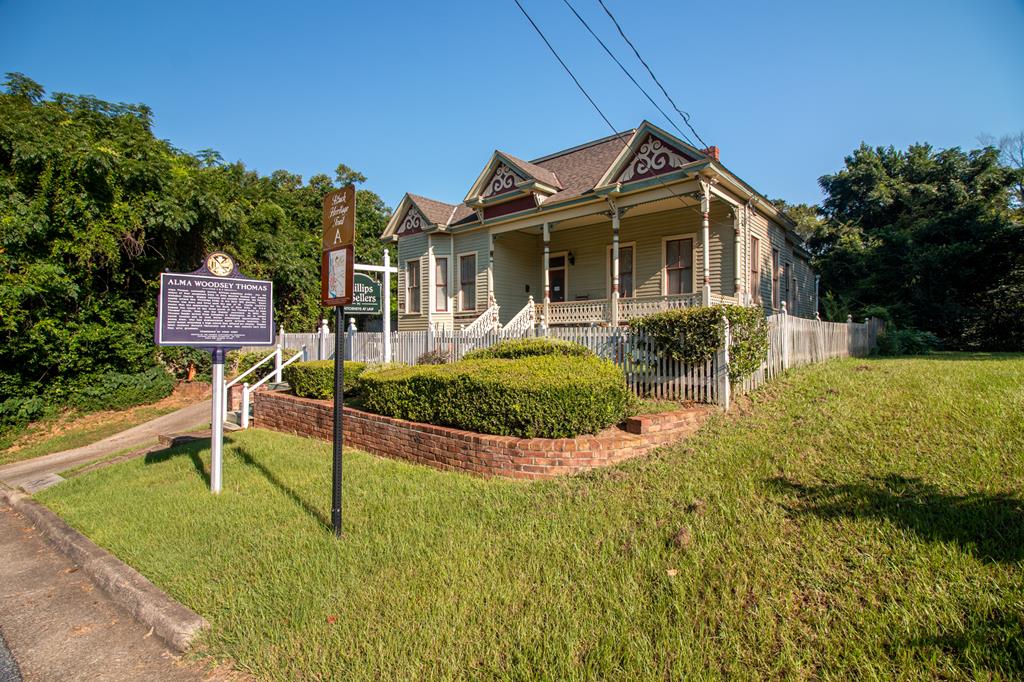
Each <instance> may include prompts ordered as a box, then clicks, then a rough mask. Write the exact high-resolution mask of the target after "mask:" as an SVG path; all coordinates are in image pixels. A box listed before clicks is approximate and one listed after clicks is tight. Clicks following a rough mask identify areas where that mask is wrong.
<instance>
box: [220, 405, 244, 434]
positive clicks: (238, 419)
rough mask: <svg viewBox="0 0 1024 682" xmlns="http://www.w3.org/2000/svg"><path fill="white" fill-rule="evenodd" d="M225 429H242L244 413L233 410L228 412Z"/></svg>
mask: <svg viewBox="0 0 1024 682" xmlns="http://www.w3.org/2000/svg"><path fill="white" fill-rule="evenodd" d="M224 428H225V429H230V430H232V431H233V430H235V429H240V428H242V411H241V410H233V411H231V412H228V414H227V417H226V418H225V419H224Z"/></svg>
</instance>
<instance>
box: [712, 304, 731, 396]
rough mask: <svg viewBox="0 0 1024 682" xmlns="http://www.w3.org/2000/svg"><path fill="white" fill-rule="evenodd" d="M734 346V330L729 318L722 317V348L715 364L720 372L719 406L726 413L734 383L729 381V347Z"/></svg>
mask: <svg viewBox="0 0 1024 682" xmlns="http://www.w3.org/2000/svg"><path fill="white" fill-rule="evenodd" d="M730 345H732V329H731V328H730V326H729V318H727V317H726V316H725V315H722V347H721V348H720V349H719V350H718V357H717V358H716V362H715V364H716V365H717V367H716V369H717V370H718V404H719V405H720V406H721V408H722V409H723V410H725V411H726V412H728V411H729V403H730V399H731V397H732V396H731V395H730V391H731V390H732V382H731V381H730V380H729V346H730Z"/></svg>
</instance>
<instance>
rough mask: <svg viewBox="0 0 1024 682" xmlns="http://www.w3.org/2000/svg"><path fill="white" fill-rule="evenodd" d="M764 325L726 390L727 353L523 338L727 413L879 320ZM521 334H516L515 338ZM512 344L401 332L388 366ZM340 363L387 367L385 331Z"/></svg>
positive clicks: (604, 332)
mask: <svg viewBox="0 0 1024 682" xmlns="http://www.w3.org/2000/svg"><path fill="white" fill-rule="evenodd" d="M767 321H768V355H767V358H766V359H765V362H764V363H763V364H762V365H761V367H760V368H759V369H758V370H757V371H755V372H754V373H753V374H752V375H750V376H748V377H747V378H745V379H744V380H743V381H742V382H740V383H739V384H738V385H735V386H731V385H730V384H729V380H728V375H729V367H728V355H727V353H726V352H725V348H724V347H723V348H722V349H720V350H719V351H718V352H717V353H716V354H715V356H714V357H713V358H712V359H710V360H708V361H707V362H705V363H701V364H697V365H687V364H685V363H683V362H680V361H677V360H671V359H668V358H666V357H664V356H662V355H660V354H659V353H657V352H656V351H655V350H654V347H653V344H651V343H650V342H649V341H648V340H647V339H646V338H644V337H643V336H642V335H636V334H631V333H630V332H629V331H628V329H626V328H624V327H617V328H612V327H584V326H580V327H550V328H547V329H540V328H537V329H533V330H527V332H526V336H545V337H547V338H553V339H562V340H565V341H573V342H575V343H579V344H582V345H584V346H586V347H587V348H589V349H590V350H592V351H593V352H594V353H595V354H597V355H598V356H600V357H602V358H606V359H608V360H611V361H612V362H614V363H615V364H616V365H618V366H619V367H621V368H622V370H623V373H624V374H625V376H626V381H627V383H628V384H629V387H630V389H631V390H632V391H633V392H634V393H636V394H637V395H639V396H642V397H649V398H655V399H659V400H692V401H695V402H702V403H715V404H719V405H722V406H723V407H725V408H726V409H727V408H728V403H729V401H730V396H731V394H732V392H738V393H747V392H748V391H751V390H753V389H755V388H757V387H758V386H761V385H763V384H764V383H766V382H767V381H770V380H771V379H773V378H774V377H775V376H777V375H778V374H780V373H782V372H784V371H785V370H787V369H789V368H791V367H799V366H801V365H806V364H810V363H815V362H824V361H825V360H828V359H831V358H841V357H849V356H854V357H863V356H866V355H868V354H869V353H870V352H871V350H872V349H873V348H874V347H875V344H876V342H877V339H878V334H879V332H880V331H881V329H882V323H881V321H879V320H876V319H871V320H867V321H865V322H863V323H854V322H852V321H848V322H846V323H845V324H844V323H836V322H823V321H820V320H808V319H804V318H800V317H794V316H792V315H785V314H782V315H771V316H769V317H768V318H767ZM517 336H518V335H517ZM507 338H510V335H509V334H508V333H502V332H501V331H491V332H486V333H483V334H479V333H478V334H473V333H467V332H465V331H460V330H433V331H404V332H392V333H391V360H392V362H400V363H405V364H415V363H416V361H417V360H418V359H419V358H420V356H422V355H423V354H424V353H427V352H430V351H436V352H442V353H444V355H445V356H446V357H447V358H448V359H449V360H450V361H454V360H461V359H462V358H463V356H465V354H466V353H468V352H469V351H472V350H476V349H478V348H487V347H489V346H491V345H493V344H495V343H497V342H498V341H501V340H503V339H507ZM278 341H279V342H280V343H281V344H282V346H283V347H284V348H301V347H303V346H305V359H306V360H321V359H330V358H332V357H333V356H334V334H332V333H330V332H328V331H327V330H326V327H324V328H322V329H321V330H320V331H319V332H317V333H314V334H294V333H286V334H281V335H280V338H279V339H278ZM345 358H346V359H348V360H355V361H359V362H371V363H373V362H383V361H384V334H383V333H382V332H358V331H357V332H351V331H350V332H347V333H346V335H345Z"/></svg>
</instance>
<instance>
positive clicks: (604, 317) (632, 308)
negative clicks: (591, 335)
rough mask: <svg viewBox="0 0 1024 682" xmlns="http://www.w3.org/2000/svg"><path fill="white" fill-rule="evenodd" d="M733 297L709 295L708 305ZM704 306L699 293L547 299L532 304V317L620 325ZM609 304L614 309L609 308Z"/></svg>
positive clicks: (543, 322)
mask: <svg viewBox="0 0 1024 682" xmlns="http://www.w3.org/2000/svg"><path fill="white" fill-rule="evenodd" d="M736 302H737V301H736V298H735V297H733V296H723V295H721V294H715V293H712V294H711V300H710V301H709V303H708V305H719V304H722V303H733V304H735V303H736ZM701 305H704V301H703V296H702V294H681V295H676V296H646V297H642V298H640V297H637V298H618V299H614V298H602V299H598V300H584V301H548V302H547V303H537V304H535V315H536V319H537V320H539V322H540V324H541V325H543V326H548V327H550V326H571V325H581V324H583V325H585V324H597V325H602V324H611V323H612V322H613V321H615V322H616V323H617V324H623V323H626V322H629V321H630V320H632V319H634V318H637V317H643V316H645V315H650V314H652V313H660V312H663V311H666V310H674V309H677V308H694V307H698V306H701ZM613 306H614V307H615V308H616V309H615V310H613Z"/></svg>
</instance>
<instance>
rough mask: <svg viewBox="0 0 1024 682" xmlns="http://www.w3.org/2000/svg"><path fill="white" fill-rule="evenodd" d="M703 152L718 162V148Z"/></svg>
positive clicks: (711, 147) (713, 147) (710, 148)
mask: <svg viewBox="0 0 1024 682" xmlns="http://www.w3.org/2000/svg"><path fill="white" fill-rule="evenodd" d="M701 151H702V152H704V153H705V154H707V155H708V156H710V157H711V158H712V159H714V160H715V161H718V147H716V146H714V145H712V146H710V147H708V148H707V149H702V150H701Z"/></svg>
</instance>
